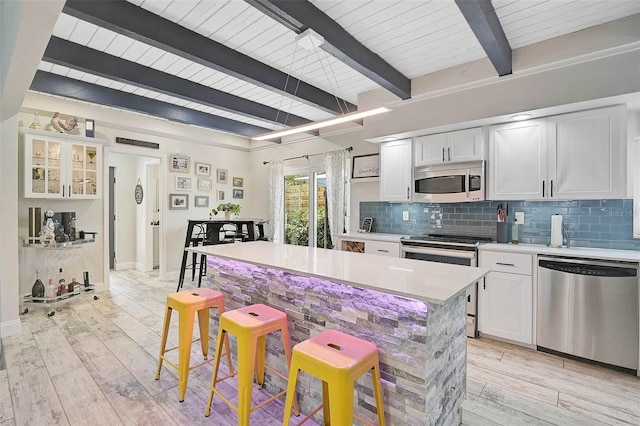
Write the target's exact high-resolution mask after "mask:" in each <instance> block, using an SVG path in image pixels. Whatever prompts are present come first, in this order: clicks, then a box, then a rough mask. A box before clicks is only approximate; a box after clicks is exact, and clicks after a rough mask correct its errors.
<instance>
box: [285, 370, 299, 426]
mask: <svg viewBox="0 0 640 426" xmlns="http://www.w3.org/2000/svg"><path fill="white" fill-rule="evenodd" d="M299 372H300V367H298V362H297V361H296V360H295V359H294V360H293V361H291V365H290V366H289V382H288V384H287V397H286V399H285V402H284V420H283V421H282V425H283V426H289V420H291V408H292V405H293V397H294V396H295V394H296V383H297V381H298V373H299Z"/></svg>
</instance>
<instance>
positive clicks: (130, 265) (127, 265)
mask: <svg viewBox="0 0 640 426" xmlns="http://www.w3.org/2000/svg"><path fill="white" fill-rule="evenodd" d="M135 267H136V262H116V264H115V270H116V271H123V270H125V269H134V268H135Z"/></svg>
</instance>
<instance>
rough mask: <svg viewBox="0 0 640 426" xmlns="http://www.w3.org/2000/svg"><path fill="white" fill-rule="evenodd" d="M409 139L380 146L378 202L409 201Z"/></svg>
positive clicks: (410, 168)
mask: <svg viewBox="0 0 640 426" xmlns="http://www.w3.org/2000/svg"><path fill="white" fill-rule="evenodd" d="M411 146H412V145H411V139H404V140H399V141H393V142H386V143H382V144H380V201H399V202H409V201H411V171H412V167H411V164H412V163H411Z"/></svg>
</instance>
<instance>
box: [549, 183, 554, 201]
mask: <svg viewBox="0 0 640 426" xmlns="http://www.w3.org/2000/svg"><path fill="white" fill-rule="evenodd" d="M549 186H551V197H553V181H551V185H549Z"/></svg>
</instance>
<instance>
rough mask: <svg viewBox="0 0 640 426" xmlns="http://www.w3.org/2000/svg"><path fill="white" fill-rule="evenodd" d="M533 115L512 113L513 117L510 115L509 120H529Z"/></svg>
mask: <svg viewBox="0 0 640 426" xmlns="http://www.w3.org/2000/svg"><path fill="white" fill-rule="evenodd" d="M531 117H533V115H531V114H516V115H512V116H511V117H509V120H511V121H522V120H528V119H530V118H531Z"/></svg>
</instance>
